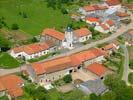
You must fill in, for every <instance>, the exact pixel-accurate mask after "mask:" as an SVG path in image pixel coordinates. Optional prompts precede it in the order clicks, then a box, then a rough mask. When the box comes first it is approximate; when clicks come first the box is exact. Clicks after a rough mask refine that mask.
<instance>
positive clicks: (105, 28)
mask: <svg viewBox="0 0 133 100" xmlns="http://www.w3.org/2000/svg"><path fill="white" fill-rule="evenodd" d="M100 26H101V27H102V28H103V29H104V30H109V27H108V26H107V25H105V24H100Z"/></svg>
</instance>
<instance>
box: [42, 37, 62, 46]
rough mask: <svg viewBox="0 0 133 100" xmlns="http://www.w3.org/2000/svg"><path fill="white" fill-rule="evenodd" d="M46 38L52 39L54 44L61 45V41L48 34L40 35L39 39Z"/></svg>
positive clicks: (46, 39)
mask: <svg viewBox="0 0 133 100" xmlns="http://www.w3.org/2000/svg"><path fill="white" fill-rule="evenodd" d="M48 40H52V41H53V42H54V43H55V44H56V45H61V43H62V41H60V40H58V39H56V38H54V37H51V36H49V35H45V36H41V41H48Z"/></svg>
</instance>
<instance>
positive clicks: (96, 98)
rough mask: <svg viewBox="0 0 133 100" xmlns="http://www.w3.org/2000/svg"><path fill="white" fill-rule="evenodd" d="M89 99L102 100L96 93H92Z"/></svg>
mask: <svg viewBox="0 0 133 100" xmlns="http://www.w3.org/2000/svg"><path fill="white" fill-rule="evenodd" d="M89 100H100V97H99V96H97V95H96V94H95V93H92V94H90V96H89Z"/></svg>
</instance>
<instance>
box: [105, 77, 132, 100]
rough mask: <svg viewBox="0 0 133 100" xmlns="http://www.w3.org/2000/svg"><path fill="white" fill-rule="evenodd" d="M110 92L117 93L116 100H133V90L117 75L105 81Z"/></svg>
mask: <svg viewBox="0 0 133 100" xmlns="http://www.w3.org/2000/svg"><path fill="white" fill-rule="evenodd" d="M104 83H105V85H107V86H108V87H109V89H110V91H112V92H114V93H115V96H116V99H115V100H132V98H133V95H132V93H133V88H131V87H128V86H127V85H126V84H125V82H124V81H123V80H120V79H119V77H117V75H108V76H107V77H106V78H105V80H104Z"/></svg>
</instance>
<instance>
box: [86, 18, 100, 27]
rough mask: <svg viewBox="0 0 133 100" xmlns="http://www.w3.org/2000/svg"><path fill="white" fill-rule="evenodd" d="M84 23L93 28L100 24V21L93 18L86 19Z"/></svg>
mask: <svg viewBox="0 0 133 100" xmlns="http://www.w3.org/2000/svg"><path fill="white" fill-rule="evenodd" d="M86 23H88V24H90V25H93V26H97V25H99V24H100V19H99V18H95V17H88V18H86Z"/></svg>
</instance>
